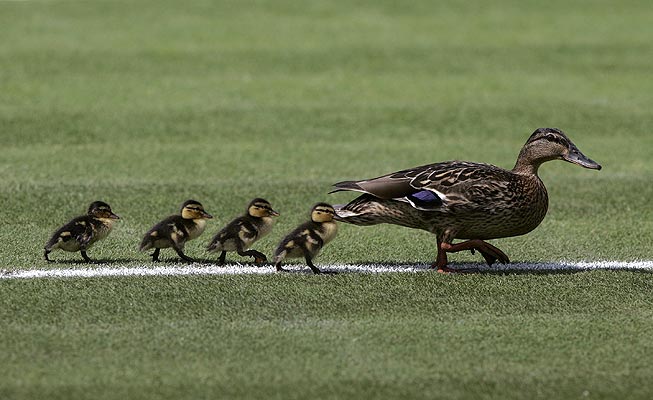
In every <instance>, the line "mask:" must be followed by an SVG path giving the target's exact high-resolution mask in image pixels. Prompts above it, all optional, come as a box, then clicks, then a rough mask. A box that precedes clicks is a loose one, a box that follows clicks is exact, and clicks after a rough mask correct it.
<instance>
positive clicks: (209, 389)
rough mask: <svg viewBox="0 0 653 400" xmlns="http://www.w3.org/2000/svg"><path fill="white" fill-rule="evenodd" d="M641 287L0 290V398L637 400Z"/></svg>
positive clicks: (33, 285)
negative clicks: (2, 292) (0, 379)
mask: <svg viewBox="0 0 653 400" xmlns="http://www.w3.org/2000/svg"><path fill="white" fill-rule="evenodd" d="M652 284H653V281H651V279H650V275H649V274H646V273H636V272H609V271H607V272H595V273H591V274H588V273H579V274H568V275H556V274H553V275H546V274H536V275H530V274H523V275H511V276H500V275H465V276H449V277H447V276H445V277H443V276H440V275H437V274H430V273H418V274H397V275H384V276H373V275H358V274H344V275H339V276H324V277H314V276H310V275H306V274H298V275H293V276H291V275H279V276H266V277H261V276H227V277H183V278H179V277H177V278H165V277H162V278H124V279H88V280H56V279H48V280H27V281H22V280H21V281H10V282H3V287H4V288H7V289H9V290H7V291H6V294H5V295H3V298H2V308H1V310H2V311H1V314H0V315H1V316H2V318H3V320H5V321H9V323H7V324H5V326H4V328H3V330H2V340H3V343H5V344H6V348H7V347H8V348H10V349H11V351H10V352H9V354H7V353H8V352H7V350H5V351H3V352H2V353H0V354H2V363H1V364H0V365H2V367H0V372H2V375H3V381H4V382H5V384H3V385H2V387H1V388H0V393H1V394H3V398H33V397H42V396H45V397H48V398H52V399H56V398H62V399H63V398H78V397H79V398H81V397H84V398H89V397H92V398H99V399H104V398H107V399H108V398H125V397H132V398H133V397H139V398H142V397H147V398H215V397H220V398H241V397H246V398H298V399H299V398H309V397H310V398H343V397H345V398H361V397H365V398H373V397H394V398H400V397H406V398H523V397H524V396H527V397H531V398H582V397H586V396H587V395H589V396H590V397H591V398H646V396H649V395H650V393H651V392H650V383H649V378H650V376H651V373H653V371H651V366H650V363H649V362H648V360H650V357H651V356H653V344H652V342H651V340H650V337H649V332H650V329H651V319H652V317H653V315H652V314H651V307H652V306H653V304H652V301H651V298H650V295H649V294H650V291H651V289H653V286H652ZM12 355H13V357H12ZM55 366H56V372H55V371H53V368H55Z"/></svg>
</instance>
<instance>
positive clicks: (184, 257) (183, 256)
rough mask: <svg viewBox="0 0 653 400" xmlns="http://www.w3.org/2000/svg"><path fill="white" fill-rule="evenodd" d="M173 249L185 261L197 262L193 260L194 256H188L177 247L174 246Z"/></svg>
mask: <svg viewBox="0 0 653 400" xmlns="http://www.w3.org/2000/svg"><path fill="white" fill-rule="evenodd" d="M173 249H175V251H176V252H177V255H178V256H179V258H181V259H182V260H184V261H187V262H197V260H195V259H194V258H190V257H188V256H187V255H186V254H184V252H183V251H182V250H181V249H180V248H179V247H177V246H174V247H173Z"/></svg>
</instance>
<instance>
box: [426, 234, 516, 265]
mask: <svg viewBox="0 0 653 400" xmlns="http://www.w3.org/2000/svg"><path fill="white" fill-rule="evenodd" d="M465 250H471V251H474V250H478V252H479V253H481V255H482V256H483V258H485V261H486V262H487V264H488V265H492V264H493V263H494V262H495V261H497V260H498V261H499V262H500V263H501V264H506V263H509V262H510V259H508V256H507V255H506V253H504V252H503V251H501V250H499V249H498V248H496V247H494V246H492V245H491V244H489V243H487V242H484V241H482V240H479V239H472V240H467V241H465V242H462V243H456V244H451V243H446V242H442V243H440V245H439V246H438V260H437V261H436V266H437V267H438V271H440V270H442V272H452V271H455V270H452V269H451V268H447V267H446V264H447V263H446V261H447V255H446V253H457V252H459V251H465ZM441 251H442V253H444V256H443V257H441V256H440V252H441ZM442 259H443V260H444V264H441V263H442Z"/></svg>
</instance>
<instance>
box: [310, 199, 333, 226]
mask: <svg viewBox="0 0 653 400" xmlns="http://www.w3.org/2000/svg"><path fill="white" fill-rule="evenodd" d="M335 215H336V211H335V210H334V209H333V207H332V206H331V204H327V203H317V204H316V205H314V206H313V209H312V210H311V220H312V221H313V222H331V221H333V217H334V216H335Z"/></svg>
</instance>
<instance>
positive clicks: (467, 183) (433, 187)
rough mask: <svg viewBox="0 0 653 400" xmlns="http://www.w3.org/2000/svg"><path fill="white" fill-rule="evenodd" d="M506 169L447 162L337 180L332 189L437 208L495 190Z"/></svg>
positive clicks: (470, 163) (424, 208)
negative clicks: (380, 174)
mask: <svg viewBox="0 0 653 400" xmlns="http://www.w3.org/2000/svg"><path fill="white" fill-rule="evenodd" d="M504 173H507V171H505V170H503V169H501V168H498V167H495V166H493V165H489V164H480V163H472V162H466V161H448V162H442V163H436V164H428V165H423V166H420V167H416V168H411V169H406V170H403V171H398V172H393V173H391V174H387V175H383V176H380V177H378V178H373V179H364V180H360V181H345V182H339V183H336V184H335V185H334V186H335V187H336V189H335V190H333V191H332V192H331V193H333V192H338V191H342V190H349V191H356V192H361V193H367V194H371V195H373V196H375V197H378V198H381V199H393V200H398V201H404V202H407V203H410V204H411V205H412V206H413V207H415V208H417V209H420V210H426V211H429V210H435V209H438V208H440V207H442V206H443V205H446V204H448V203H450V202H452V201H455V202H460V201H465V199H466V198H467V197H468V196H472V197H474V196H476V195H477V193H475V192H476V191H478V190H481V191H483V192H484V191H485V189H484V188H479V186H484V187H487V189H488V190H490V191H492V190H494V188H492V186H494V183H493V182H495V181H496V180H497V175H501V176H502V178H501V179H500V181H503V180H504V179H503V175H504Z"/></svg>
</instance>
